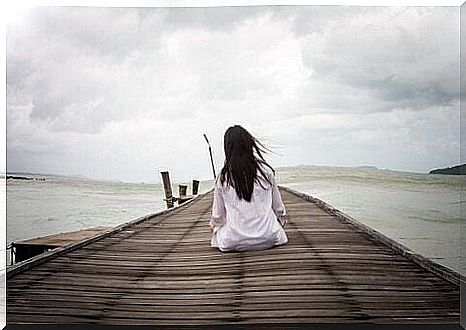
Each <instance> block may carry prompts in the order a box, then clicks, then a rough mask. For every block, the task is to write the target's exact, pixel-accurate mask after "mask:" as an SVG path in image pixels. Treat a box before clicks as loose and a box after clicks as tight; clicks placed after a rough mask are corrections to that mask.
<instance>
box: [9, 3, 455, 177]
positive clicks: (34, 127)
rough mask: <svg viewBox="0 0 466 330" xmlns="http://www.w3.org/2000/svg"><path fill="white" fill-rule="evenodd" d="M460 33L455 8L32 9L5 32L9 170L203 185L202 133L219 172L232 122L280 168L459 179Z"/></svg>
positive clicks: (204, 172)
mask: <svg viewBox="0 0 466 330" xmlns="http://www.w3.org/2000/svg"><path fill="white" fill-rule="evenodd" d="M458 27H459V20H458V12H457V8H448V7H438V8H425V7H422V8H416V7H415V8H404V7H400V8H383V7H374V8H368V7H344V6H337V7H335V6H331V7H330V6H314V7H311V6H309V7H306V6H265V7H224V8H222V7H218V8H89V7H78V8H69V7H68V8H67V7H51V8H34V9H31V10H29V11H28V12H27V13H26V14H25V16H24V17H23V19H22V20H20V21H17V22H13V23H10V24H9V25H8V26H7V103H8V108H7V125H8V157H9V164H8V166H9V168H11V169H21V168H30V169H36V168H43V169H44V171H47V170H48V169H50V170H55V171H59V170H60V168H62V167H64V168H69V170H70V171H72V172H73V174H76V173H80V172H81V174H84V175H86V174H87V175H89V176H96V177H103V178H127V179H128V180H150V179H151V178H153V176H154V174H153V166H156V167H157V168H162V167H166V168H170V169H176V170H177V171H179V172H183V168H186V166H187V165H186V164H185V162H186V159H187V158H188V159H189V162H190V164H189V167H190V168H191V169H192V173H196V175H199V176H203V175H204V176H208V166H204V165H205V164H204V161H205V159H204V156H205V155H204V154H205V150H204V147H205V145H204V144H205V143H204V141H203V139H202V133H204V132H207V133H209V135H210V136H212V140H213V141H214V150H215V155H216V160H217V164H218V166H221V163H222V157H221V155H222V148H221V137H222V134H223V131H224V130H225V129H226V128H227V127H228V126H229V125H232V124H236V123H240V124H243V125H244V126H246V127H247V128H249V129H250V130H251V131H252V132H254V133H255V134H257V135H258V136H259V137H261V138H263V139H264V140H266V142H270V143H271V144H273V145H276V146H278V149H279V153H280V154H281V155H282V156H279V155H275V156H274V155H271V157H272V159H273V162H274V163H275V164H280V165H288V164H296V163H317V164H319V163H320V164H322V163H328V164H334V165H351V164H353V165H359V164H361V163H373V164H375V165H379V166H381V167H389V166H393V167H394V168H397V169H408V170H426V169H428V168H430V167H435V166H443V165H449V164H450V163H452V162H455V159H456V158H457V155H456V153H457V152H456V150H457V149H455V143H457V141H458V140H459V135H458V134H459V132H458V131H457V130H455V125H456V123H457V118H456V117H455V116H456V115H457V114H458V97H459V95H458V67H459V56H458V46H459V44H458V37H459V36H458ZM432 131H435V133H432ZM413 141H415V142H413ZM407 146H409V147H407ZM377 148H378V149H377ZM181 150H183V151H181ZM54 151H59V152H54ZM434 153H435V154H436V156H435V157H434V156H432V154H434ZM393 155H396V157H395V158H394V159H392V158H393ZM89 160H92V161H89ZM109 164H112V165H111V170H109V168H108V166H109ZM10 166H11V167H10ZM135 168H137V169H139V170H137V171H134V170H131V169H135ZM206 168H207V170H206ZM60 173H62V171H60ZM186 175H191V174H190V173H188V174H186Z"/></svg>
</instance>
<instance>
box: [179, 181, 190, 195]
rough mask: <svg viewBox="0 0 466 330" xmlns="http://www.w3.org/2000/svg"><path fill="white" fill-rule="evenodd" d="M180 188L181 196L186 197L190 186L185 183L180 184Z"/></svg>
mask: <svg viewBox="0 0 466 330" xmlns="http://www.w3.org/2000/svg"><path fill="white" fill-rule="evenodd" d="M178 189H179V194H180V198H181V197H186V193H187V191H188V186H187V185H184V184H180V185H178Z"/></svg>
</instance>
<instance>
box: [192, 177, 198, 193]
mask: <svg viewBox="0 0 466 330" xmlns="http://www.w3.org/2000/svg"><path fill="white" fill-rule="evenodd" d="M192 189H193V195H197V194H198V191H199V181H198V180H193V188H192Z"/></svg>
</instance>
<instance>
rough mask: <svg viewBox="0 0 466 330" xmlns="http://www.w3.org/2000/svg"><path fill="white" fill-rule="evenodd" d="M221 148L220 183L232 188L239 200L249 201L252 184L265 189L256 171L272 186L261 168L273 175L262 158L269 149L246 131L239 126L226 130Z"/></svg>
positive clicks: (252, 188) (252, 189)
mask: <svg viewBox="0 0 466 330" xmlns="http://www.w3.org/2000/svg"><path fill="white" fill-rule="evenodd" d="M223 147H224V150H225V164H224V165H223V168H222V171H221V172H220V182H221V183H222V185H223V183H224V182H225V181H226V183H227V185H229V186H231V187H233V188H234V189H235V191H236V193H237V194H238V197H239V199H240V200H241V199H244V200H246V201H247V202H250V201H251V198H252V193H253V191H254V182H258V183H259V184H260V185H261V187H262V188H264V189H265V187H264V186H263V185H262V182H261V180H260V178H259V177H258V173H257V172H258V171H259V172H260V174H261V177H263V178H264V179H265V180H266V181H267V182H268V183H269V184H270V185H272V182H271V180H270V179H269V178H268V177H267V175H266V173H265V172H264V168H263V167H264V166H267V167H269V168H270V169H271V170H272V172H273V174H275V171H274V169H273V168H272V167H271V166H270V165H269V164H267V162H266V161H265V159H264V157H263V156H262V154H263V153H265V152H266V150H269V149H268V148H267V147H265V146H264V145H263V144H262V143H260V142H259V141H258V140H257V139H256V138H255V137H253V136H252V135H251V134H250V133H249V132H248V131H247V130H245V129H244V128H243V127H241V126H239V125H235V126H232V127H230V128H228V129H227V130H226V132H225V136H224V138H223Z"/></svg>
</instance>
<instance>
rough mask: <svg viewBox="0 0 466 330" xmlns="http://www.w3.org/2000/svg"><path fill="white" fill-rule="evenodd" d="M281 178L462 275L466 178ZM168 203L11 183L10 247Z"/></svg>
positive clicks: (311, 173)
mask: <svg viewBox="0 0 466 330" xmlns="http://www.w3.org/2000/svg"><path fill="white" fill-rule="evenodd" d="M277 179H278V182H279V184H282V185H284V186H288V187H290V188H293V189H295V190H298V191H301V192H304V193H307V194H309V195H312V196H314V197H317V198H319V199H321V200H323V201H325V202H327V203H329V204H331V205H332V206H334V207H336V208H338V209H340V210H341V211H343V212H345V213H347V214H348V215H350V216H352V217H353V218H356V219H357V220H359V221H361V222H363V223H365V224H367V225H369V226H370V227H372V228H374V229H376V230H378V231H380V232H381V233H383V234H385V235H387V236H389V237H391V238H393V239H395V240H396V241H398V242H400V243H402V244H404V245H405V246H407V247H409V248H410V249H412V250H414V251H415V252H417V253H420V254H422V255H424V256H426V257H428V258H430V259H432V260H435V261H436V262H438V263H440V264H443V265H445V266H447V267H450V268H452V269H454V270H456V271H459V272H461V273H463V274H465V272H464V271H462V270H461V258H460V239H461V237H460V236H461V235H460V224H461V214H460V206H461V204H462V203H463V205H464V202H465V201H464V194H462V192H464V189H465V187H466V178H465V177H463V176H450V175H429V174H420V173H408V172H396V171H388V170H379V169H373V168H351V167H346V168H345V167H323V166H298V167H286V168H277ZM212 186H213V181H212V180H210V181H201V183H200V187H199V192H200V193H202V192H205V191H207V190H209V189H211V188H212ZM190 189H191V188H190V187H189V188H188V191H190ZM173 190H174V191H176V185H175V184H174V186H173ZM163 198H164V191H163V187H162V185H160V184H143V183H139V184H138V183H122V182H111V181H96V180H89V179H82V178H70V177H59V176H46V180H45V181H40V180H16V179H13V180H7V244H9V243H11V242H12V241H16V240H21V239H27V238H33V237H40V236H44V235H50V234H55V233H61V232H67V231H74V230H79V229H83V228H90V227H96V226H108V227H113V226H116V225H119V224H121V223H124V222H127V221H130V220H132V219H135V218H137V217H140V216H143V215H147V214H151V213H155V212H158V211H161V210H163V209H165V208H166V206H165V202H164V201H163ZM207 243H208V242H206V244H207Z"/></svg>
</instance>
